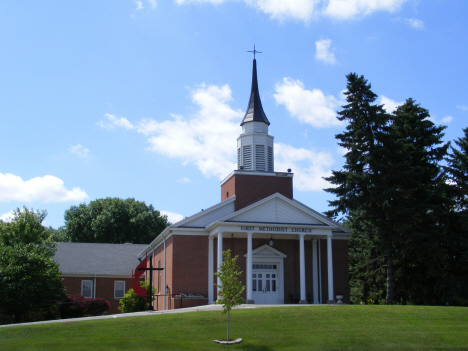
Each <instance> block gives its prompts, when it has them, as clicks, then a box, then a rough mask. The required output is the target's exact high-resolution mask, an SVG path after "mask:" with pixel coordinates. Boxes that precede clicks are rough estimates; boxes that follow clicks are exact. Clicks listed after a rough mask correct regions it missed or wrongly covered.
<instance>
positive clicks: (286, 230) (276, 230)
mask: <svg viewBox="0 0 468 351" xmlns="http://www.w3.org/2000/svg"><path fill="white" fill-rule="evenodd" d="M240 229H241V230H247V231H249V232H250V231H251V232H266V233H310V234H311V233H312V231H313V229H312V228H284V227H254V226H251V227H247V226H246V227H240Z"/></svg>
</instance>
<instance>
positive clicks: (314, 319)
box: [0, 306, 468, 351]
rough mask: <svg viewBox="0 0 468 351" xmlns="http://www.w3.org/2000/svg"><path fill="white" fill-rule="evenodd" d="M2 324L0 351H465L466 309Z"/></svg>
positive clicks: (271, 311) (276, 311)
mask: <svg viewBox="0 0 468 351" xmlns="http://www.w3.org/2000/svg"><path fill="white" fill-rule="evenodd" d="M231 337H232V338H234V339H235V338H242V339H243V340H244V342H243V343H241V344H239V345H231V346H222V345H216V344H213V343H212V341H213V340H214V339H220V340H221V339H225V338H226V316H225V315H222V314H221V313H220V312H219V311H212V312H192V313H183V314H170V315H158V316H144V317H131V318H130V317H129V318H117V319H106V320H96V321H83V322H72V321H70V322H67V323H54V324H44V325H35V326H19V327H9V328H0V349H1V350H138V351H139V350H218V349H224V348H229V349H232V350H259V351H260V350H261V351H268V350H468V308H461V307H423V306H307V307H276V308H258V309H243V310H233V311H232V312H231Z"/></svg>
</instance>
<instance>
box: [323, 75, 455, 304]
mask: <svg viewBox="0 0 468 351" xmlns="http://www.w3.org/2000/svg"><path fill="white" fill-rule="evenodd" d="M347 79H348V84H347V88H348V90H347V92H346V93H345V95H346V97H347V98H346V100H347V102H348V104H347V105H345V106H343V110H342V111H340V112H338V115H339V117H338V119H339V120H341V121H347V122H348V123H349V124H348V125H347V127H346V132H344V133H342V134H338V135H337V136H336V138H337V139H338V140H339V145H340V146H342V147H344V148H346V149H347V150H348V152H347V153H346V155H345V165H344V167H343V170H341V171H333V172H332V176H331V177H328V178H326V179H327V180H328V181H329V182H331V183H332V184H334V185H336V186H337V187H335V188H330V189H326V191H328V192H330V193H332V194H335V195H336V196H337V199H336V200H333V201H330V205H331V206H334V208H333V209H332V210H331V211H329V212H328V213H327V214H328V215H331V216H337V215H338V214H340V213H342V214H345V215H349V214H351V215H352V217H353V218H352V223H354V224H353V227H354V228H355V229H358V230H361V231H362V227H363V226H364V228H365V229H364V231H365V235H366V236H367V238H368V239H369V240H370V241H371V243H372V245H373V246H374V248H373V249H374V250H375V252H378V254H379V255H384V256H385V258H386V260H385V261H386V262H385V263H386V273H387V292H386V303H387V304H392V303H393V301H394V292H395V291H400V292H401V291H405V290H406V289H407V288H408V286H405V287H404V288H403V287H399V288H397V289H396V290H395V273H396V274H397V276H399V277H402V274H401V271H400V270H399V269H401V268H402V267H403V265H404V266H405V269H407V271H408V272H410V269H409V268H411V269H412V271H411V273H412V274H414V275H415V276H416V275H418V274H419V275H421V276H424V274H420V273H421V270H426V273H427V272H428V273H429V274H426V276H427V277H428V279H420V281H419V282H418V284H419V286H420V288H421V289H425V291H424V293H423V294H422V293H421V294H419V295H427V296H434V294H435V293H434V292H431V291H427V289H428V287H430V286H431V284H430V283H431V281H432V282H433V280H434V279H436V277H440V274H441V272H440V265H441V264H442V262H443V255H442V254H441V253H440V251H438V250H437V241H433V240H432V239H433V238H434V235H435V231H436V230H437V226H438V224H439V222H438V213H443V210H444V209H446V208H447V202H446V198H445V187H444V184H445V179H444V176H443V173H442V172H441V167H440V166H439V164H438V163H439V162H440V161H441V160H442V159H443V157H444V155H445V154H446V152H447V148H448V144H445V145H442V146H439V145H440V144H441V143H442V141H441V139H442V137H443V133H442V131H443V129H444V127H436V126H435V125H434V124H433V123H432V122H431V121H429V120H428V117H429V112H428V111H427V110H426V109H423V108H422V107H420V106H419V105H418V104H416V103H415V102H414V100H412V99H408V100H407V101H406V103H405V104H404V105H402V106H400V107H399V108H398V109H397V110H396V111H395V112H394V113H393V115H389V114H387V113H385V111H384V110H383V108H382V106H379V105H375V104H374V103H375V101H376V99H377V95H376V94H375V93H373V92H372V90H371V86H370V84H368V83H367V81H366V80H365V79H364V77H362V76H361V77H358V76H357V75H356V74H354V73H352V74H349V75H348V76H347ZM377 257H378V256H377ZM428 257H431V258H433V259H432V260H427V258H428ZM369 259H373V257H369ZM395 265H396V266H395ZM412 278H414V277H412ZM431 279H432V280H431ZM414 281H415V279H412V280H411V281H410V280H405V279H401V282H402V283H403V282H406V283H407V284H414ZM413 290H414V289H413ZM404 298H406V297H404Z"/></svg>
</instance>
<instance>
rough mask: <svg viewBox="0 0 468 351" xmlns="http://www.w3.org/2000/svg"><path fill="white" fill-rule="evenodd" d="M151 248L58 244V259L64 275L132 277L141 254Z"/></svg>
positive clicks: (123, 245) (94, 244)
mask: <svg viewBox="0 0 468 351" xmlns="http://www.w3.org/2000/svg"><path fill="white" fill-rule="evenodd" d="M147 246H148V245H143V244H96V243H58V245H57V251H56V252H55V257H54V260H55V261H56V262H57V263H58V264H59V269H60V271H61V272H62V274H63V275H69V274H72V275H73V274H88V275H94V274H96V275H127V276H131V275H132V269H135V267H136V266H138V263H140V262H139V261H138V258H137V254H138V253H140V252H141V251H142V250H144V249H145V248H146V247H147Z"/></svg>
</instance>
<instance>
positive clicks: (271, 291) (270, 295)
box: [252, 264, 279, 305]
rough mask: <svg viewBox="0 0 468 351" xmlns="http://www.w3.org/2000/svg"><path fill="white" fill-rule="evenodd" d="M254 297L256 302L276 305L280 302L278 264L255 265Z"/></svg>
mask: <svg viewBox="0 0 468 351" xmlns="http://www.w3.org/2000/svg"><path fill="white" fill-rule="evenodd" d="M252 297H253V300H254V303H256V304H266V305H274V304H278V303H279V301H278V271H277V265H272V264H265V265H264V264H254V265H253V269H252Z"/></svg>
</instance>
